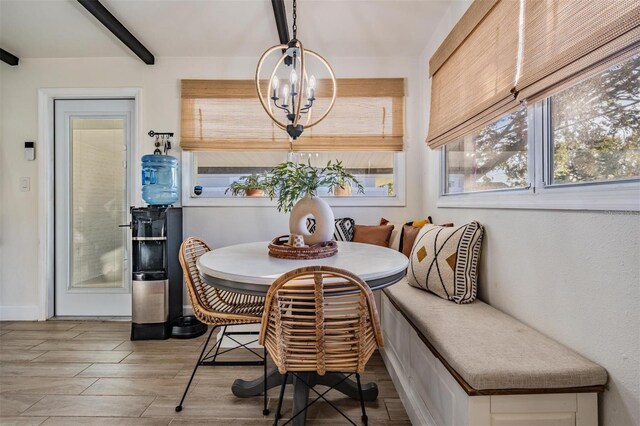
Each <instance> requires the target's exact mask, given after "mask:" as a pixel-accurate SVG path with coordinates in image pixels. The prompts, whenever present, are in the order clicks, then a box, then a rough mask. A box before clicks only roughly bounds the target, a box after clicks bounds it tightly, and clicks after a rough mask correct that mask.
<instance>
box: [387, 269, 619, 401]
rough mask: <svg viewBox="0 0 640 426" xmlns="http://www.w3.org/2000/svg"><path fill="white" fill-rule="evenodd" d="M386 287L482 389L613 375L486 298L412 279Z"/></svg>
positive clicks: (578, 382) (567, 384)
mask: <svg viewBox="0 0 640 426" xmlns="http://www.w3.org/2000/svg"><path fill="white" fill-rule="evenodd" d="M385 293H386V294H387V296H388V297H389V298H390V299H391V300H392V301H393V302H394V303H395V304H396V305H397V306H398V307H399V308H400V310H401V311H402V312H403V313H404V315H405V316H406V317H407V318H408V319H409V321H411V322H412V323H413V325H414V326H415V327H416V328H417V329H418V330H419V332H421V333H422V335H423V336H424V337H425V338H426V339H427V340H428V342H429V343H430V344H431V345H432V346H433V348H434V349H435V350H436V351H437V352H439V354H440V355H441V357H442V358H444V359H445V360H446V361H447V363H448V364H449V365H450V366H451V367H452V368H453V369H454V370H455V371H456V372H457V373H458V375H460V376H461V377H462V378H463V379H464V380H465V381H466V382H467V384H469V385H470V386H471V387H472V388H474V389H476V390H486V389H562V388H574V387H585V386H598V385H604V384H605V383H606V381H607V372H606V370H605V369H604V368H602V367H601V366H599V365H597V364H595V363H593V362H591V361H589V360H588V359H586V358H584V357H582V356H580V355H578V354H577V353H575V352H574V351H572V350H571V349H569V348H567V347H565V346H563V345H561V344H560V343H558V342H556V341H554V340H552V339H550V338H548V337H546V336H544V335H543V334H541V333H539V332H537V331H536V330H534V329H532V328H531V327H528V326H526V325H524V324H522V323H521V322H520V321H518V320H516V319H515V318H513V317H510V316H509V315H507V314H505V313H503V312H500V311H499V310H497V309H495V308H493V307H491V306H489V305H487V304H486V303H483V302H482V301H480V300H476V301H475V302H474V303H470V304H466V305H457V304H454V303H451V302H449V301H447V300H444V299H441V298H439V297H437V296H435V295H433V294H430V293H427V292H425V291H423V290H419V289H417V288H414V287H411V286H410V285H409V284H408V283H407V282H406V280H402V281H400V282H398V283H397V284H395V285H392V286H390V287H388V288H386V289H385Z"/></svg>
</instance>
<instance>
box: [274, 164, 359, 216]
mask: <svg viewBox="0 0 640 426" xmlns="http://www.w3.org/2000/svg"><path fill="white" fill-rule="evenodd" d="M267 186H268V188H267V195H269V197H270V198H271V199H274V198H276V197H277V198H278V211H281V212H285V213H288V212H290V211H291V209H292V208H293V205H294V204H295V203H296V202H297V201H298V200H299V199H300V198H302V197H304V196H305V195H306V194H309V195H310V196H312V197H313V196H316V195H317V191H318V188H320V187H326V188H328V189H329V193H333V192H334V190H335V188H336V187H338V186H342V187H344V186H355V187H356V188H357V190H358V193H359V194H363V193H364V188H363V186H362V185H361V184H360V182H358V180H357V179H356V178H355V177H354V176H353V175H352V174H350V173H348V172H347V171H346V170H345V168H344V166H343V165H342V162H341V161H337V160H336V161H335V162H331V161H329V162H328V163H327V165H326V166H325V167H314V166H312V165H311V163H310V162H308V163H307V164H305V163H294V162H292V161H287V162H286V163H281V164H278V165H277V166H276V167H275V168H274V169H273V170H271V173H270V174H269V179H268V185H267Z"/></svg>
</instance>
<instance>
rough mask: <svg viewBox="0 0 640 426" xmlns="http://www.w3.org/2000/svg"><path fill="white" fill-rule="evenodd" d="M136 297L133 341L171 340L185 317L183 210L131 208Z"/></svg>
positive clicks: (173, 208) (176, 208)
mask: <svg viewBox="0 0 640 426" xmlns="http://www.w3.org/2000/svg"><path fill="white" fill-rule="evenodd" d="M131 230H132V240H133V241H132V255H133V256H132V257H133V258H132V271H133V282H132V287H133V294H132V298H133V299H132V316H131V322H132V327H131V340H146V339H168V338H169V337H171V323H172V322H175V321H176V320H178V319H179V318H180V317H181V316H182V291H183V285H182V269H181V267H180V262H179V260H178V252H179V250H180V244H181V242H182V209H181V208H179V207H169V206H166V205H159V206H149V207H132V208H131Z"/></svg>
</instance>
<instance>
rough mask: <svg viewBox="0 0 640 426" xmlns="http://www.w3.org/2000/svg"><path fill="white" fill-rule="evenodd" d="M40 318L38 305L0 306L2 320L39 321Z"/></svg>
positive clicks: (0, 319)
mask: <svg viewBox="0 0 640 426" xmlns="http://www.w3.org/2000/svg"><path fill="white" fill-rule="evenodd" d="M38 319H40V307H39V306H38V305H19V306H0V321H37V320H38Z"/></svg>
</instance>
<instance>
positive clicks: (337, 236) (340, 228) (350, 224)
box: [307, 217, 356, 241]
mask: <svg viewBox="0 0 640 426" xmlns="http://www.w3.org/2000/svg"><path fill="white" fill-rule="evenodd" d="M355 225H356V221H355V220H353V219H351V218H350V217H343V218H338V219H336V225H335V226H336V228H335V229H334V231H333V239H334V240H336V241H353V232H354V230H355ZM307 230H308V231H309V232H310V233H312V234H313V233H314V232H315V230H316V220H315V219H313V218H311V217H308V218H307Z"/></svg>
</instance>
